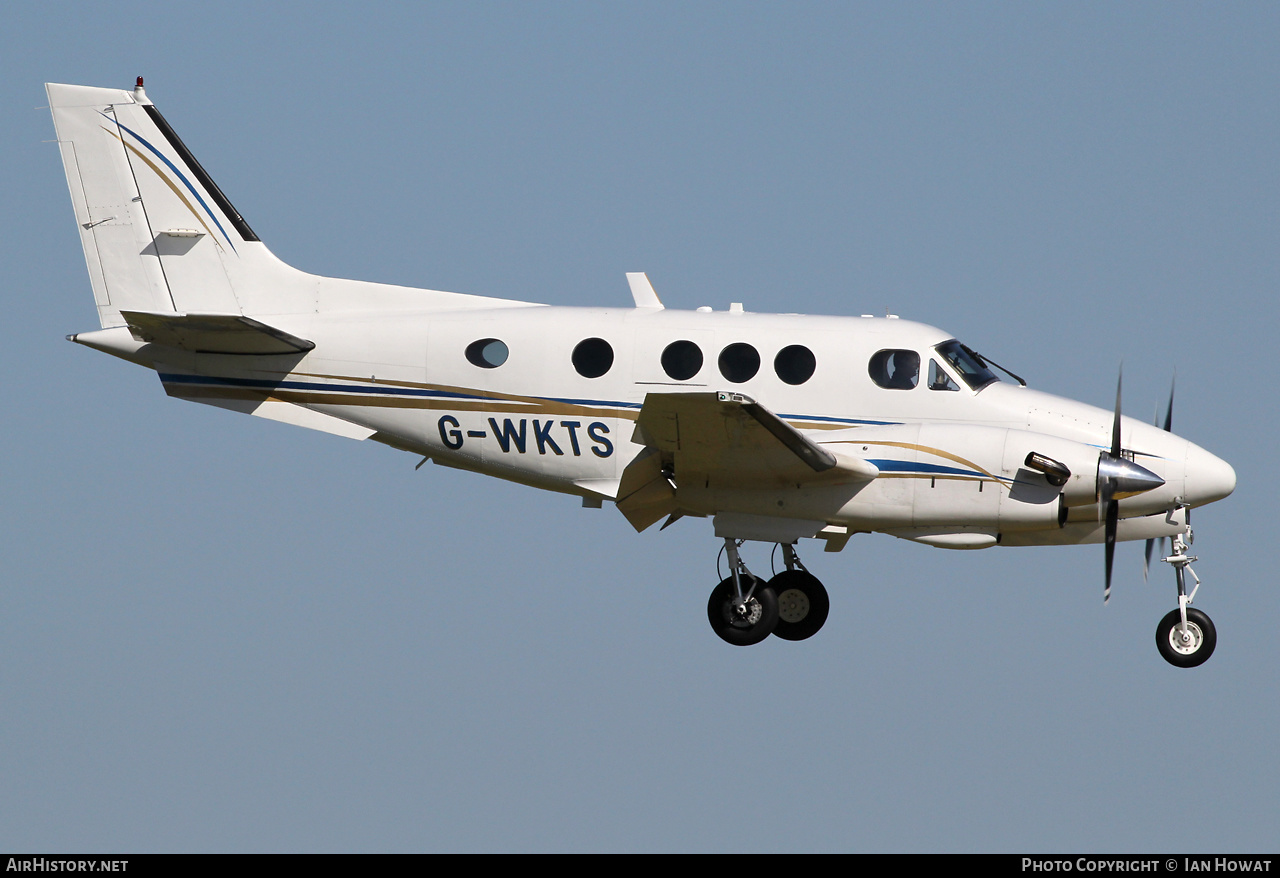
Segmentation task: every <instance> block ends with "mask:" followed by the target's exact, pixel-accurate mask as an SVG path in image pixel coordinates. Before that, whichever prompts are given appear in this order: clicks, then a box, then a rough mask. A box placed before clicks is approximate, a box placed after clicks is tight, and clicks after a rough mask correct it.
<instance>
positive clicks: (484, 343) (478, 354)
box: [466, 338, 510, 369]
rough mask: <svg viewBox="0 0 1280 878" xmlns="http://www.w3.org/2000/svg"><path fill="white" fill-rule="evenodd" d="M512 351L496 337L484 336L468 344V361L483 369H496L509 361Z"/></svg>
mask: <svg viewBox="0 0 1280 878" xmlns="http://www.w3.org/2000/svg"><path fill="white" fill-rule="evenodd" d="M509 353H510V352H509V351H508V350H507V346H506V344H505V343H504V342H502V341H500V340H499V339H496V338H482V339H479V340H477V341H473V342H472V343H471V344H469V345H467V351H466V354H467V362H469V363H470V364H471V365H473V366H479V367H480V368H481V369H496V368H498V367H499V366H501V365H502V364H503V363H505V362H506V361H507V355H508V354H509Z"/></svg>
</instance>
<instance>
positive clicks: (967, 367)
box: [934, 338, 1000, 390]
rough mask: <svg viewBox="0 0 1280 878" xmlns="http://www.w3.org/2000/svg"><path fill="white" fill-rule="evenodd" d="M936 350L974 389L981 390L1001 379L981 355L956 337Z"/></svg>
mask: <svg viewBox="0 0 1280 878" xmlns="http://www.w3.org/2000/svg"><path fill="white" fill-rule="evenodd" d="M934 350H935V351H937V352H938V353H939V354H941V355H942V357H943V359H945V360H946V361H947V362H948V363H950V364H951V368H953V369H955V370H956V372H958V373H959V374H960V377H961V378H963V379H964V383H965V384H968V385H969V387H971V388H972V389H974V390H981V389H982V388H984V387H986V386H987V385H988V384H990V383H991V382H993V381H999V380H1000V379H999V378H997V377H996V373H994V372H992V371H991V370H990V369H988V368H987V364H986V363H985V362H983V360H982V358H981V357H979V356H978V355H977V354H975V353H974V352H973V351H971V350H969V349H968V348H967V347H965V346H964V345H962V344H960V342H958V341H956V340H955V339H954V338H953V339H951V341H944V342H943V343H942V344H940V345H938V346H937V347H936V348H934Z"/></svg>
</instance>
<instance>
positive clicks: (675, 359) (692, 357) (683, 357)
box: [662, 339, 702, 381]
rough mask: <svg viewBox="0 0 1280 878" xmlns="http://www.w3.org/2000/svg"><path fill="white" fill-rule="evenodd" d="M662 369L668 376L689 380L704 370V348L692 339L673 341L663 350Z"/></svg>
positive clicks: (679, 379)
mask: <svg viewBox="0 0 1280 878" xmlns="http://www.w3.org/2000/svg"><path fill="white" fill-rule="evenodd" d="M662 371H663V372H666V373H667V377H668V378H673V379H675V380H676V381H688V380H689V379H690V378H692V377H693V376H694V375H697V374H698V373H699V372H701V371H702V348H700V347H698V346H697V345H696V344H694V343H693V342H691V341H687V340H684V339H681V340H680V341H673V342H672V343H671V344H669V345H667V346H666V348H665V349H664V350H663V351H662Z"/></svg>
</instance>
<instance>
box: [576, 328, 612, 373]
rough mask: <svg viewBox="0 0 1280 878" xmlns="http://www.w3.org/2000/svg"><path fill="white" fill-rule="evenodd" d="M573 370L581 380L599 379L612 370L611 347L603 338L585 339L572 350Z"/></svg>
mask: <svg viewBox="0 0 1280 878" xmlns="http://www.w3.org/2000/svg"><path fill="white" fill-rule="evenodd" d="M573 368H575V369H577V370H578V374H579V375H581V376H582V377H583V378H599V377H600V376H601V375H603V374H604V373H605V372H608V371H609V370H610V369H611V368H613V346H612V345H611V344H609V343H608V342H607V341H605V340H604V339H603V338H586V339H583V340H582V341H580V342H578V346H577V347H575V348H574V349H573Z"/></svg>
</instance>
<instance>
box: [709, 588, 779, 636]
mask: <svg viewBox="0 0 1280 878" xmlns="http://www.w3.org/2000/svg"><path fill="white" fill-rule="evenodd" d="M741 579H742V591H743V593H744V594H745V593H746V592H748V591H750V590H751V586H752V584H754V585H755V587H756V589H755V591H754V592H752V594H751V598H750V599H749V600H748V601H747V602H746V603H745V604H744V605H742V606H741V607H739V606H738V603H737V601H736V600H735V592H734V589H733V577H732V576H730V577H729V578H728V579H726V580H724V581H723V582H721V583H720V584H719V585H717V586H716V587H715V590H714V591H712V592H711V599H710V600H708V601H707V620H708V621H709V622H710V623H711V630H712V631H714V632H715V633H716V635H717V636H718V637H719V638H720V639H721V640H723V641H724V642H725V643H732V644H733V645H734V646H750V645H751V644H753V643H759V642H760V641H762V640H764V639H765V638H766V637H768V636H769V635H770V634H771V633H772V632H773V627H774V626H775V625H777V624H778V598H777V596H776V595H775V594H774V593H773V589H771V588H769V587H768V586H766V585H765V584H764V583H763V582H761V581H760V580H758V579H756V578H755V577H754V576H747V575H743V576H742V577H741Z"/></svg>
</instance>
